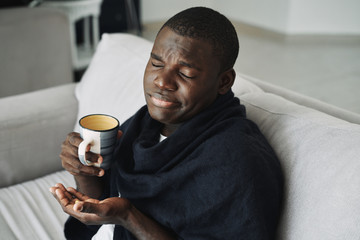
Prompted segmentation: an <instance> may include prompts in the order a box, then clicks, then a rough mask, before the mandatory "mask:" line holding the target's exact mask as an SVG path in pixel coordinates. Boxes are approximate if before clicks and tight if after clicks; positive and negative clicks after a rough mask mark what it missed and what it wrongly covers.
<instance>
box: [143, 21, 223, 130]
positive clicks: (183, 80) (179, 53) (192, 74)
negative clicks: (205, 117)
mask: <svg viewBox="0 0 360 240" xmlns="http://www.w3.org/2000/svg"><path fill="white" fill-rule="evenodd" d="M219 71H220V63H219V60H218V58H216V57H215V56H214V55H213V49H212V46H211V45H210V43H207V42H204V41H202V40H197V39H192V38H189V37H183V36H180V35H178V34H176V33H175V32H173V31H172V30H171V29H170V28H167V27H165V28H163V29H162V30H161V32H160V33H159V34H158V36H157V38H156V40H155V43H154V46H153V49H152V52H151V56H150V59H149V62H148V64H147V66H146V69H145V74H144V93H145V99H146V103H147V106H148V109H149V113H150V115H151V117H152V118H153V119H155V120H157V121H159V122H162V123H164V124H165V125H171V124H180V123H182V122H184V121H186V120H188V119H190V118H192V117H193V116H194V115H196V114H197V113H199V112H200V111H202V110H204V109H205V108H206V107H208V106H209V105H210V104H211V103H213V102H214V100H215V99H216V97H217V95H218V89H219V81H220V79H219V77H220V76H219V75H220V74H219Z"/></svg>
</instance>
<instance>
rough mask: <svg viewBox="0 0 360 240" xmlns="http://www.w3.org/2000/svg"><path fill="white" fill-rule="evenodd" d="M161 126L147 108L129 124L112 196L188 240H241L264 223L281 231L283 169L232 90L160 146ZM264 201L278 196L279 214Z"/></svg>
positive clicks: (118, 229)
mask: <svg viewBox="0 0 360 240" xmlns="http://www.w3.org/2000/svg"><path fill="white" fill-rule="evenodd" d="M161 128H162V124H161V123H159V122H157V121H155V120H154V119H152V118H151V117H150V115H149V113H148V110H147V107H146V106H144V107H142V108H141V109H140V110H139V111H138V112H137V113H136V114H135V115H134V116H133V117H132V118H131V119H129V120H128V121H127V122H125V123H124V124H123V126H122V131H123V136H122V137H121V140H120V143H119V145H118V148H117V151H116V154H115V156H116V159H117V161H116V163H115V165H114V167H113V171H112V181H111V187H110V188H111V190H112V195H113V196H118V194H119V193H120V194H121V197H124V198H127V199H129V200H130V201H131V202H132V203H133V204H134V205H135V207H137V208H138V209H139V210H140V211H142V212H143V213H145V214H147V215H149V216H151V217H153V218H154V219H155V220H156V221H158V222H159V223H160V224H162V225H163V226H165V227H168V228H170V229H172V230H174V231H175V232H176V233H177V234H178V235H179V236H180V237H181V238H184V239H188V238H190V239H191V236H196V235H197V234H204V237H202V238H201V237H199V239H208V238H214V239H216V238H217V237H218V238H219V239H234V238H231V237H234V236H235V235H236V236H237V237H236V238H238V236H239V232H243V233H246V234H247V233H248V232H249V229H252V228H254V229H253V230H255V228H256V227H255V226H262V227H263V226H264V225H266V231H269V232H273V231H274V229H273V228H274V223H275V224H276V217H277V216H278V214H277V211H278V210H279V201H280V195H281V193H280V192H281V191H280V185H281V183H280V182H281V180H280V179H281V177H280V176H281V173H280V170H279V163H278V161H277V159H276V156H275V154H274V153H273V151H272V149H271V147H270V146H269V145H268V144H267V142H266V140H265V138H264V137H263V136H262V134H261V133H260V131H259V130H258V128H257V127H256V125H255V124H254V123H252V122H251V121H249V120H247V119H246V114H245V107H244V106H243V105H241V104H240V101H239V100H238V99H237V98H235V97H234V94H233V93H232V92H231V91H229V92H228V93H227V94H225V95H221V96H219V97H218V98H217V100H216V101H215V102H214V103H213V104H212V105H211V106H210V107H208V108H207V109H205V110H204V111H203V112H201V113H199V114H198V115H196V116H195V117H194V118H192V119H191V120H189V121H187V122H184V123H183V124H182V125H181V126H180V127H179V128H178V129H177V130H176V131H175V132H174V133H173V134H172V135H171V136H169V137H168V138H167V139H165V140H164V141H162V142H159V136H160V131H161ZM261 165H263V166H261ZM259 187H261V188H263V189H262V190H261V191H262V192H260V193H259V192H257V191H258V188H259ZM257 194H260V195H257ZM259 196H260V197H261V198H263V197H270V196H271V197H274V200H272V203H271V204H272V205H271V208H272V210H269V209H268V208H267V207H266V208H264V207H265V206H266V205H267V203H264V202H263V201H264V200H263V199H262V200H260V199H258V198H259ZM257 204H259V205H257ZM234 208H235V209H234ZM258 208H260V209H261V210H260V211H259V213H256V212H254V211H258V210H255V209H258ZM263 208H264V211H266V213H264V212H263V211H262V209H263ZM268 211H270V212H271V213H269V212H268ZM263 215H266V216H267V217H266V218H268V219H271V221H272V223H268V222H266V221H265V220H264V219H263V217H264V216H263ZM268 215H273V216H268ZM257 218H260V219H257ZM248 221H253V223H252V224H249V223H248ZM224 223H225V224H226V223H228V226H224V225H223V224H224ZM241 226H243V227H241ZM267 227H269V229H267ZM239 228H240V229H241V230H239ZM124 231H125V232H124ZM266 231H264V230H263V229H262V230H261V231H259V230H258V229H257V234H258V235H259V236H261V237H263V236H264V235H263V234H264V233H265V232H266ZM126 232H127V231H126V230H125V229H123V228H121V227H120V226H117V227H116V229H115V233H116V234H115V235H117V236H121V237H122V238H125V237H124V236H125V235H126V236H131V234H129V233H126ZM269 232H267V233H269ZM124 234H125V235H124ZM193 234H195V235H193ZM246 234H245V235H244V237H245V238H248V237H249V235H246ZM240 235H241V234H240ZM270 235H271V234H270ZM126 239H132V238H131V237H128V238H126ZM248 239H250V238H248ZM251 239H257V238H251ZM261 239H265V238H261Z"/></svg>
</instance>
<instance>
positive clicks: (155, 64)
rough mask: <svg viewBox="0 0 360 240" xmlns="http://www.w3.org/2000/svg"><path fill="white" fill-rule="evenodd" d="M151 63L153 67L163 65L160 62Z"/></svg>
mask: <svg viewBox="0 0 360 240" xmlns="http://www.w3.org/2000/svg"><path fill="white" fill-rule="evenodd" d="M151 65H152V66H153V67H156V68H160V67H163V65H162V64H158V63H154V62H151Z"/></svg>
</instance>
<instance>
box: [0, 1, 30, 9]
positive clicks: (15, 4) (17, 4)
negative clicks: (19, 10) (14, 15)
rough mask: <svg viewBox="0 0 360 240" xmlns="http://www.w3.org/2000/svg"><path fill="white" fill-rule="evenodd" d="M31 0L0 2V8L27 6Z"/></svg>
mask: <svg viewBox="0 0 360 240" xmlns="http://www.w3.org/2000/svg"><path fill="white" fill-rule="evenodd" d="M31 1H32V0H0V8H6V7H20V6H27V5H28V4H29V3H30V2H31Z"/></svg>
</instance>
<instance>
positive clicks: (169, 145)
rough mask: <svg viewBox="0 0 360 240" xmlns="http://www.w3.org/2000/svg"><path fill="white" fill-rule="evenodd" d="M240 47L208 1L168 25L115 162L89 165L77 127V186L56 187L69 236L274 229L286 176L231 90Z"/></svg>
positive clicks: (204, 235)
mask: <svg viewBox="0 0 360 240" xmlns="http://www.w3.org/2000/svg"><path fill="white" fill-rule="evenodd" d="M238 49H239V45H238V39H237V35H236V32H235V29H234V27H233V25H232V24H231V23H230V21H229V20H228V19H227V18H226V17H224V16H223V15H221V14H219V13H218V12H216V11H213V10H211V9H208V8H203V7H197V8H190V9H187V10H184V11H182V12H180V13H178V14H177V15H175V16H174V17H172V18H171V19H169V20H168V21H167V22H166V23H165V24H164V26H163V27H162V28H161V29H160V31H159V33H158V35H157V37H156V40H155V42H154V46H153V49H152V51H151V54H150V59H149V62H148V64H147V66H146V69H145V74H144V94H145V98H146V103H147V105H146V106H144V107H143V108H141V109H140V110H139V111H138V112H137V113H136V114H135V115H134V116H133V117H132V118H130V119H129V120H128V121H126V122H125V123H124V124H123V125H122V126H121V132H120V134H119V136H120V140H119V143H118V147H117V150H116V153H115V159H114V161H115V162H114V164H113V166H112V168H111V169H110V170H108V171H106V172H105V171H104V170H102V169H100V168H96V167H90V166H84V165H82V164H81V163H80V162H79V160H78V157H77V147H78V145H79V143H80V142H81V141H82V139H81V138H80V137H79V135H78V134H76V133H71V134H69V135H68V138H67V140H66V141H65V142H64V144H63V148H62V153H61V159H62V163H63V166H64V168H65V169H66V170H67V171H69V172H70V173H71V174H73V175H74V176H75V180H76V183H77V190H75V189H73V188H68V189H65V187H64V186H63V185H61V184H57V185H56V186H55V187H52V188H51V191H52V193H53V194H54V196H55V197H56V198H57V200H58V201H59V203H60V204H61V206H62V208H63V209H64V211H65V212H67V213H68V214H70V215H71V216H72V217H70V218H69V220H68V222H67V223H66V226H65V233H66V236H67V237H68V238H69V239H87V238H88V239H90V238H91V237H92V236H93V235H95V237H94V239H96V237H98V238H99V239H106V238H105V235H107V234H108V233H109V236H110V237H109V239H112V238H113V239H273V238H274V237H275V231H276V225H277V221H278V217H279V211H280V205H281V195H282V175H281V170H280V165H279V162H278V160H277V158H276V156H275V154H274V152H273V150H272V149H271V147H270V146H269V144H268V143H267V141H266V139H265V138H264V137H263V135H262V134H261V133H260V131H259V129H258V128H257V126H256V125H255V124H254V123H253V122H251V121H250V120H248V119H246V116H245V107H244V106H243V105H240V103H239V100H238V99H237V98H235V97H234V94H233V93H232V91H231V87H232V85H233V82H234V79H235V71H234V69H233V65H234V63H235V60H236V58H237V55H238ZM89 156H90V158H91V157H92V158H93V161H94V162H96V161H97V162H101V161H102V158H101V156H96V155H94V154H91V153H89ZM119 196H121V197H119ZM104 224H109V225H104ZM90 225H95V226H90ZM101 225H102V226H101ZM100 226H101V227H100ZM99 227H100V229H99Z"/></svg>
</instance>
